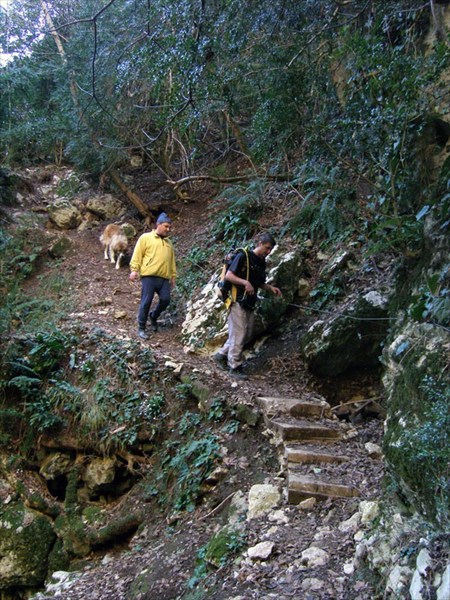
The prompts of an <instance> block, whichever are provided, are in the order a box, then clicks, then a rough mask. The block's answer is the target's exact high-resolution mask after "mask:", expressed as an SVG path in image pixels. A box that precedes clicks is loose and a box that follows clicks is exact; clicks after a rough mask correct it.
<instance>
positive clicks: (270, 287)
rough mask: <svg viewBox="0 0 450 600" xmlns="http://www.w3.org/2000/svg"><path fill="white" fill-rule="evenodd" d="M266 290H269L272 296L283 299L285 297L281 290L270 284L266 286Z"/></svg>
mask: <svg viewBox="0 0 450 600" xmlns="http://www.w3.org/2000/svg"><path fill="white" fill-rule="evenodd" d="M264 289H265V290H268V291H269V292H272V294H275V296H280V297H281V296H282V295H283V294H282V292H281V290H280V288H277V287H275V286H274V285H270V284H269V283H266V284H265V286H264Z"/></svg>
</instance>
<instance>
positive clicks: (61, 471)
mask: <svg viewBox="0 0 450 600" xmlns="http://www.w3.org/2000/svg"><path fill="white" fill-rule="evenodd" d="M72 464H73V459H72V457H71V456H70V454H68V453H64V452H55V453H53V454H49V455H48V456H46V457H45V458H44V460H43V461H42V464H41V468H40V469H39V473H40V475H42V477H44V478H45V479H47V481H50V480H53V479H55V478H56V477H59V476H60V475H65V474H67V473H68V472H69V470H70V467H71V465H72Z"/></svg>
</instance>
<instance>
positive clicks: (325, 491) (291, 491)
mask: <svg viewBox="0 0 450 600" xmlns="http://www.w3.org/2000/svg"><path fill="white" fill-rule="evenodd" d="M359 494H360V492H359V490H358V489H357V488H355V487H353V486H351V485H343V484H338V483H332V482H330V481H325V480H321V479H318V478H316V477H313V476H311V475H299V474H298V473H292V472H288V502H289V504H298V503H299V502H301V501H302V500H305V498H311V497H314V498H317V499H318V500H324V499H326V498H353V497H355V496H359Z"/></svg>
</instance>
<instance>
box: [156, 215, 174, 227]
mask: <svg viewBox="0 0 450 600" xmlns="http://www.w3.org/2000/svg"><path fill="white" fill-rule="evenodd" d="M161 223H172V219H171V218H170V217H168V216H167V215H166V213H165V212H162V213H161V214H160V215H159V217H158V219H157V220H156V224H157V225H160V224H161Z"/></svg>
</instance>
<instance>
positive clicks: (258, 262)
mask: <svg viewBox="0 0 450 600" xmlns="http://www.w3.org/2000/svg"><path fill="white" fill-rule="evenodd" d="M248 261H249V276H248V278H247V258H246V256H245V253H244V252H239V253H238V254H237V255H236V256H235V258H234V260H233V262H232V263H231V265H230V269H229V270H230V271H231V272H232V273H234V274H235V275H236V276H237V277H240V278H241V279H248V281H250V283H251V284H252V286H253V287H254V288H255V293H254V294H252V295H249V294H247V293H246V292H245V289H244V287H243V286H241V285H237V286H236V288H237V297H236V301H237V302H239V304H240V305H241V306H242V307H243V308H245V309H247V310H254V309H255V305H256V302H257V292H258V288H260V287H262V286H263V285H264V284H265V283H266V260H265V258H261V257H259V256H256V254H255V253H254V252H253V251H252V250H250V251H249V252H248Z"/></svg>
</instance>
